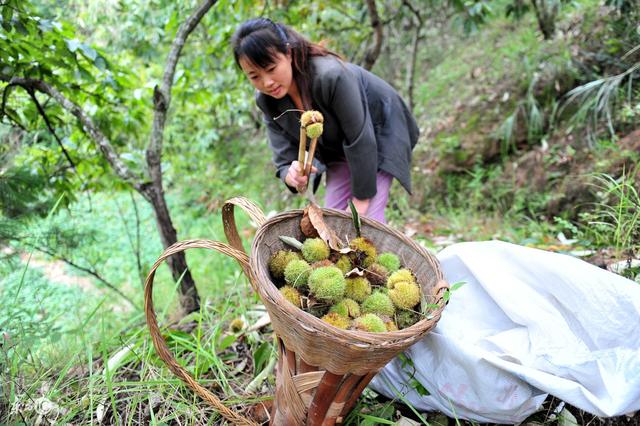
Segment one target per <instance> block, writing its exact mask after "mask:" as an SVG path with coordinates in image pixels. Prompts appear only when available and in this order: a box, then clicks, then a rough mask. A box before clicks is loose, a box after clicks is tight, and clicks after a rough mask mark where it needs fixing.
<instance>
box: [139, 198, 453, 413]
mask: <svg viewBox="0 0 640 426" xmlns="http://www.w3.org/2000/svg"><path fill="white" fill-rule="evenodd" d="M234 206H238V207H241V208H242V209H243V210H244V211H245V212H247V213H248V214H249V216H250V217H251V218H252V219H253V221H254V222H255V223H256V224H257V225H258V226H259V229H258V231H257V233H256V236H255V238H254V241H253V245H252V248H251V257H250V258H247V256H246V254H245V252H244V249H243V247H242V242H241V240H240V237H239V235H238V231H237V228H236V224H235V218H234ZM302 214H303V211H302V210H292V211H288V212H285V213H282V214H279V215H277V216H275V217H272V218H270V219H269V220H267V221H265V219H264V215H263V214H262V212H261V211H260V209H259V208H258V207H257V206H255V204H253V203H252V202H250V201H249V200H247V199H245V198H234V199H231V200H229V201H227V202H226V203H225V205H224V207H223V211H222V216H223V223H224V229H225V234H226V236H227V239H228V240H229V243H230V245H231V247H229V246H227V245H226V244H223V243H218V242H215V241H205V240H195V241H188V242H184V243H178V244H176V245H174V246H172V247H170V248H169V249H167V251H165V253H164V254H163V255H162V256H161V257H160V259H158V261H157V262H156V264H155V265H154V266H153V268H152V270H151V272H150V273H149V276H148V277H147V283H146V286H145V309H146V312H147V322H148V323H149V327H150V330H151V335H152V338H153V341H154V345H155V346H156V348H157V350H158V353H159V355H160V357H161V358H162V359H163V360H165V362H166V363H167V365H168V366H169V368H170V369H171V370H172V371H173V372H174V373H175V374H176V375H178V376H179V377H180V378H181V379H183V380H184V381H185V382H187V384H188V385H189V386H190V387H192V388H193V389H194V390H195V391H196V392H197V393H198V394H200V395H201V396H203V397H204V398H205V399H206V400H207V401H209V402H211V403H212V404H214V405H215V406H216V408H217V409H218V410H219V411H220V412H221V414H222V415H224V416H225V417H227V418H228V419H229V420H230V421H232V422H233V423H234V424H252V423H251V421H249V420H247V419H245V418H243V417H241V416H239V415H237V414H236V413H233V412H231V411H230V410H229V409H228V408H227V407H225V406H224V405H222V404H221V403H220V401H219V400H217V398H216V397H215V396H213V395H212V394H211V393H210V392H208V391H206V389H204V388H202V387H201V386H200V385H198V384H197V382H195V381H194V380H193V378H191V376H190V375H189V374H188V373H187V372H186V371H184V369H182V368H181V367H180V366H179V365H178V364H177V362H176V361H175V360H174V359H173V357H172V356H171V354H170V353H169V351H168V349H167V348H166V344H165V343H164V340H163V339H162V337H161V335H160V332H159V330H158V327H157V322H156V319H155V314H154V312H153V302H152V299H151V293H152V284H153V275H154V273H155V270H156V269H157V267H158V266H159V265H160V264H161V263H162V262H163V261H164V259H166V258H167V257H168V256H170V255H171V254H173V253H175V252H177V251H182V250H185V249H186V248H192V247H205V248H210V249H214V250H217V251H220V252H223V253H225V254H227V255H229V256H232V257H234V258H235V259H236V260H237V261H238V262H239V263H240V266H241V267H242V269H243V270H244V272H245V274H247V276H248V277H249V279H250V282H251V285H252V286H253V288H254V290H255V291H256V292H257V293H258V294H259V295H260V298H261V299H262V301H263V303H264V304H265V306H266V308H267V310H268V312H269V315H270V317H271V322H272V324H273V329H274V331H275V333H276V336H277V340H278V349H279V359H278V368H277V372H276V394H275V400H274V405H273V409H272V412H271V424H273V425H302V424H308V425H332V424H335V423H340V422H342V420H343V419H344V417H345V416H346V414H348V413H349V411H350V410H351V409H352V408H353V406H354V404H355V402H356V400H357V398H358V396H359V395H360V394H361V393H362V391H363V390H364V388H365V387H366V386H367V384H368V383H369V382H370V381H371V379H372V378H373V376H374V375H375V374H376V373H377V372H378V371H379V370H380V369H381V368H382V367H384V366H385V364H387V362H389V361H390V360H391V359H392V358H393V357H395V356H396V355H397V354H398V353H400V352H402V351H403V350H405V349H406V348H408V347H409V346H411V345H412V344H413V343H415V342H416V341H417V340H419V339H420V338H421V337H423V336H424V335H425V334H426V333H427V332H428V331H429V330H431V329H432V328H433V327H435V325H436V323H437V322H438V320H439V319H440V315H441V313H442V310H443V309H444V305H445V302H444V300H443V294H444V292H445V290H446V289H447V288H448V285H447V283H446V282H445V280H444V278H443V275H442V271H441V269H440V266H439V263H438V261H437V259H435V257H434V256H432V255H431V254H430V253H429V252H427V251H426V250H425V249H424V248H423V247H421V246H420V245H418V244H416V243H415V242H413V241H412V240H411V239H409V238H407V237H406V236H404V235H403V234H401V233H399V232H397V231H395V230H393V229H391V228H389V227H387V226H386V225H384V224H381V223H379V222H376V221H372V220H369V219H366V218H363V219H362V235H364V236H366V237H367V238H369V239H371V240H372V241H373V243H374V244H375V245H376V247H377V248H378V250H379V251H380V252H385V251H391V252H394V253H396V254H397V255H398V256H399V257H400V259H401V261H402V263H403V265H404V266H406V267H408V268H410V269H411V270H412V271H413V272H414V273H415V275H416V277H417V279H418V284H419V285H420V287H421V290H422V294H423V303H425V302H426V303H428V304H430V305H433V306H435V308H434V309H433V310H431V311H430V312H429V315H428V316H427V317H426V318H424V319H422V320H421V321H419V322H418V323H416V324H414V325H412V326H411V327H408V328H406V329H402V330H399V331H394V332H386V333H368V332H361V331H352V330H341V329H338V328H336V327H333V326H331V325H329V324H327V323H325V322H323V321H321V320H320V319H319V318H316V317H314V316H313V315H311V314H308V313H307V312H304V311H303V310H301V309H299V308H297V307H295V306H293V305H292V304H291V303H289V302H288V301H286V300H285V299H284V297H283V296H282V295H281V294H280V292H279V291H278V289H277V287H276V286H275V285H274V283H273V282H272V281H271V278H270V275H269V271H268V268H267V261H268V259H269V257H270V256H271V254H273V253H274V252H275V251H276V250H279V249H282V248H285V247H284V244H283V243H282V241H281V240H280V239H279V238H278V237H279V236H280V235H287V236H291V237H294V238H297V239H299V240H302V239H304V237H303V236H302V233H301V230H300V219H301V218H302ZM323 215H324V216H323V217H324V221H325V223H327V225H328V226H329V227H331V228H332V229H333V230H335V232H336V234H337V235H338V236H339V237H340V238H342V239H345V238H347V239H349V240H350V239H353V238H355V231H354V229H353V223H352V220H351V216H349V215H347V214H345V213H344V212H340V211H337V210H331V209H323ZM205 395H206V396H205ZM227 411H228V412H227ZM245 422H246V423H245Z"/></svg>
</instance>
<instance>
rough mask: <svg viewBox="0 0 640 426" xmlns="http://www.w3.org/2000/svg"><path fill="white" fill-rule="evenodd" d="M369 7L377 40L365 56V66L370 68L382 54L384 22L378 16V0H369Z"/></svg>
mask: <svg viewBox="0 0 640 426" xmlns="http://www.w3.org/2000/svg"><path fill="white" fill-rule="evenodd" d="M367 8H368V9H369V16H370V18H371V27H373V31H374V33H375V41H374V43H373V45H372V46H370V47H369V49H367V53H366V55H365V57H364V68H365V69H367V70H370V69H371V68H373V64H374V63H375V62H376V59H378V56H379V55H380V49H381V48H382V22H381V21H380V17H379V16H378V9H377V8H376V0H367Z"/></svg>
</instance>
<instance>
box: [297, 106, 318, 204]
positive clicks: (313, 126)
mask: <svg viewBox="0 0 640 426" xmlns="http://www.w3.org/2000/svg"><path fill="white" fill-rule="evenodd" d="M322 123H324V117H323V116H322V114H321V113H320V112H319V111H314V110H309V111H305V112H304V113H303V114H302V116H301V117H300V146H299V147H298V163H299V164H300V167H299V169H298V172H299V173H301V174H302V175H303V176H307V177H309V176H310V175H311V164H312V163H313V156H314V155H315V152H316V145H317V144H318V138H319V137H320V136H321V135H322V130H323V126H322ZM307 137H309V138H311V144H310V145H309V155H305V154H306V148H307ZM305 157H306V160H307V161H306V163H305ZM308 184H309V181H307V185H303V186H299V187H298V188H296V189H297V190H298V192H299V193H300V194H302V193H304V192H305V191H306V190H307V186H308Z"/></svg>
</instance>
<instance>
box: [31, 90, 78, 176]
mask: <svg viewBox="0 0 640 426" xmlns="http://www.w3.org/2000/svg"><path fill="white" fill-rule="evenodd" d="M26 90H27V93H29V96H30V97H31V100H33V103H35V104H36V108H37V109H38V113H39V114H40V115H41V116H42V118H43V119H44V123H45V124H46V126H47V129H49V133H51V134H52V135H53V138H54V139H55V140H56V142H57V143H58V146H59V147H60V149H61V150H62V153H63V154H64V156H65V157H66V159H67V161H68V162H69V164H70V165H71V168H72V169H73V171H74V172H76V174H77V173H78V171H77V170H76V164H75V163H74V162H73V160H72V159H71V156H70V155H69V152H68V151H67V149H66V148H65V147H64V145H63V144H62V141H61V140H60V138H59V137H58V134H57V133H56V131H55V129H54V128H53V125H51V121H49V117H48V116H47V113H46V112H45V110H44V108H42V105H41V104H40V101H38V97H37V96H36V93H35V91H34V90H33V88H32V87H29V88H27V89H26Z"/></svg>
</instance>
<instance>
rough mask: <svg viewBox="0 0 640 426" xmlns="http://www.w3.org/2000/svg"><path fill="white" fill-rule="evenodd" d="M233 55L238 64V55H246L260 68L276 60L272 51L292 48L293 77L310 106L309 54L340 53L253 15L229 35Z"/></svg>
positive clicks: (311, 75)
mask: <svg viewBox="0 0 640 426" xmlns="http://www.w3.org/2000/svg"><path fill="white" fill-rule="evenodd" d="M231 44H232V46H233V56H234V57H235V60H236V64H237V65H238V66H240V58H245V57H246V58H247V59H248V60H249V61H251V62H252V63H253V64H255V65H256V66H258V67H260V68H266V67H268V66H269V65H271V64H273V63H274V62H275V60H274V59H275V55H276V54H277V53H282V54H283V55H286V54H287V53H289V52H291V67H292V70H293V79H294V81H295V82H296V86H298V91H299V92H300V98H301V101H302V105H303V106H304V108H305V109H313V105H312V101H311V82H312V81H313V68H312V67H311V63H310V58H311V57H313V56H327V55H332V56H335V57H337V58H340V56H339V55H338V54H336V53H334V52H332V51H330V50H329V49H327V48H325V47H323V46H321V45H319V44H316V43H312V42H310V41H309V40H307V39H306V38H304V37H303V36H302V35H300V34H298V33H297V32H296V31H294V30H293V29H291V28H290V27H288V26H286V25H283V24H280V23H276V22H273V21H272V20H271V19H269V18H255V19H250V20H248V21H245V22H244V23H243V24H241V25H240V26H239V27H238V29H237V30H236V32H235V33H234V34H233V37H232V38H231Z"/></svg>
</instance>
